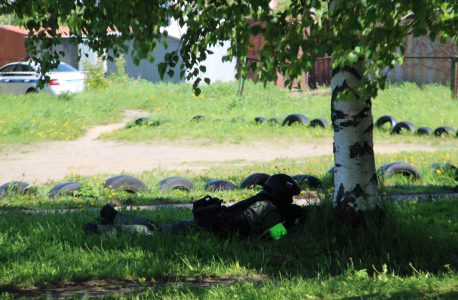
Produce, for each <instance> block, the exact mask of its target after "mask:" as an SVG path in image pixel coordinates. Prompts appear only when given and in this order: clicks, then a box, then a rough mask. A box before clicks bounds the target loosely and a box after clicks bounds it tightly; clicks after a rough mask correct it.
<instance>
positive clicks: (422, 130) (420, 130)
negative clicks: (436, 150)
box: [417, 126, 433, 135]
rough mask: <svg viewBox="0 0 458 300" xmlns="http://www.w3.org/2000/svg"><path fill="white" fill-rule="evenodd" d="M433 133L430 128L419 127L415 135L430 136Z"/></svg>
mask: <svg viewBox="0 0 458 300" xmlns="http://www.w3.org/2000/svg"><path fill="white" fill-rule="evenodd" d="M432 132H433V130H432V129H431V128H430V127H426V126H424V127H420V128H418V129H417V134H418V135H430V134H431V133H432Z"/></svg>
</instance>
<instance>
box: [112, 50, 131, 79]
mask: <svg viewBox="0 0 458 300" xmlns="http://www.w3.org/2000/svg"><path fill="white" fill-rule="evenodd" d="M110 79H111V80H113V81H115V82H117V83H124V82H126V81H128V80H129V77H128V74H127V73H126V59H125V58H124V56H123V55H120V56H119V57H118V58H117V59H116V73H112V74H111V75H110Z"/></svg>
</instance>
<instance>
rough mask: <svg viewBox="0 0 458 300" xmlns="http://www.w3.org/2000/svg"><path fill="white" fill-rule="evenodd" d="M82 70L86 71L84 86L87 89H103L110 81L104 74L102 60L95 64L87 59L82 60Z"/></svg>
mask: <svg viewBox="0 0 458 300" xmlns="http://www.w3.org/2000/svg"><path fill="white" fill-rule="evenodd" d="M83 64H84V70H85V71H86V72H87V74H86V80H85V81H84V85H85V88H86V89H88V90H103V89H106V88H107V87H108V86H109V84H110V81H109V80H108V78H107V77H106V76H105V69H104V67H103V60H101V61H100V62H98V63H97V64H95V65H94V64H91V63H90V62H88V61H85V62H83Z"/></svg>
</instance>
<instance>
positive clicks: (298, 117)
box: [134, 114, 329, 128]
mask: <svg viewBox="0 0 458 300" xmlns="http://www.w3.org/2000/svg"><path fill="white" fill-rule="evenodd" d="M206 120H208V117H207V116H205V115H196V116H194V117H193V118H192V119H191V121H194V122H198V121H206ZM214 121H215V122H224V119H215V120H214ZM232 121H233V122H241V123H244V122H245V120H244V119H243V118H235V119H233V120H232ZM254 121H255V122H256V123H263V124H264V123H277V124H282V126H285V125H286V126H290V125H292V124H302V125H307V124H309V125H310V126H311V127H317V126H318V127H322V128H327V127H329V123H328V121H326V120H325V119H323V118H316V119H313V120H311V121H309V118H307V117H306V116H305V115H303V114H291V115H288V116H287V117H286V118H285V119H282V118H270V119H267V118H265V117H261V116H259V117H256V118H254ZM164 123H167V121H166V120H161V121H152V120H151V119H150V118H148V117H141V118H138V119H137V120H135V121H134V124H135V125H142V124H144V125H149V126H158V125H160V124H164Z"/></svg>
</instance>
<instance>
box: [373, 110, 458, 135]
mask: <svg viewBox="0 0 458 300" xmlns="http://www.w3.org/2000/svg"><path fill="white" fill-rule="evenodd" d="M386 123H389V124H390V126H391V127H390V128H391V132H392V133H395V134H399V133H401V131H402V130H407V131H410V132H416V133H417V134H418V135H430V134H434V135H435V136H441V135H442V134H448V135H452V134H454V133H455V129H453V127H451V126H440V127H438V128H436V129H435V130H434V131H433V130H432V129H431V128H430V127H426V126H423V127H420V128H418V129H416V127H415V125H414V124H413V123H412V122H409V121H402V122H398V121H396V119H395V118H394V117H393V116H390V115H386V116H382V117H380V118H379V119H378V120H377V122H375V127H378V128H381V127H382V126H383V125H384V124H386ZM457 137H458V132H457Z"/></svg>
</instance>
